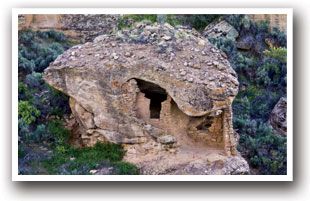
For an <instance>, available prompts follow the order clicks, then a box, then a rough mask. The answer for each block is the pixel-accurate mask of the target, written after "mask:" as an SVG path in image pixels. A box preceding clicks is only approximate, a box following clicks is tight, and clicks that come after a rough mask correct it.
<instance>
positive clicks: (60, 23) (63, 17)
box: [18, 14, 287, 41]
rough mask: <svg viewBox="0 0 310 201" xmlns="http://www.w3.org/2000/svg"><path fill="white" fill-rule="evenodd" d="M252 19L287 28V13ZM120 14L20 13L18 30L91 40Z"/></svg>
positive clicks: (110, 27)
mask: <svg viewBox="0 0 310 201" xmlns="http://www.w3.org/2000/svg"><path fill="white" fill-rule="evenodd" d="M247 16H248V17H249V18H250V19H251V20H253V21H256V22H260V21H264V20H268V21H270V28H272V27H278V28H279V29H280V30H281V31H285V30H286V29H287V28H286V15H281V14H273V15H270V14H263V15H262V14H249V15H247ZM119 18H120V15H104V14H102V15H81V14H78V15H73V14H48V15H42V14H27V15H19V17H18V30H25V29H32V30H49V29H56V30H57V31H61V32H63V33H64V34H66V35H68V36H69V37H71V39H73V40H82V41H91V40H93V39H94V38H95V37H96V36H98V35H101V34H106V33H111V32H112V31H113V30H115V28H116V26H117V21H118V19H119Z"/></svg>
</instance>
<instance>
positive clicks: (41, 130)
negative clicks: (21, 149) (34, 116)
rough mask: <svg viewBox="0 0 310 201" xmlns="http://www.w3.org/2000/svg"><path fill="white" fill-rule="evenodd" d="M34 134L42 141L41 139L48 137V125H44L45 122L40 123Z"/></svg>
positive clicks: (38, 140)
mask: <svg viewBox="0 0 310 201" xmlns="http://www.w3.org/2000/svg"><path fill="white" fill-rule="evenodd" d="M34 136H35V139H36V140H37V142H40V140H46V139H48V134H47V128H46V125H44V124H40V125H38V126H37V128H36V130H35V132H34Z"/></svg>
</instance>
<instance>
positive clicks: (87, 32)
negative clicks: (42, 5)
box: [18, 14, 120, 41]
mask: <svg viewBox="0 0 310 201" xmlns="http://www.w3.org/2000/svg"><path fill="white" fill-rule="evenodd" d="M119 18H120V15H105V14H88V15H86V14H25V15H19V16H18V30H25V29H32V30H43V31H44V30H50V29H55V30H57V31H59V32H63V33H65V34H66V35H67V36H69V37H70V39H71V40H77V41H91V40H93V39H94V38H95V37H97V36H98V35H101V34H107V33H111V32H113V31H114V30H115V28H116V26H117V22H118V19H119Z"/></svg>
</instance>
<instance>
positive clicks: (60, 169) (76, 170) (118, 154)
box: [43, 142, 138, 174]
mask: <svg viewBox="0 0 310 201" xmlns="http://www.w3.org/2000/svg"><path fill="white" fill-rule="evenodd" d="M124 154H125V151H124V150H123V148H122V146H121V145H119V144H112V143H108V144H102V143H100V142H98V143H96V144H95V145H94V146H93V147H84V148H72V147H70V148H68V149H67V150H66V151H59V150H56V152H55V154H54V156H53V157H52V158H51V159H46V160H44V161H43V164H44V167H45V168H47V169H48V171H49V172H50V174H90V173H89V171H90V170H92V169H100V168H102V167H106V166H111V165H112V166H113V167H114V168H115V172H114V173H115V174H138V171H137V169H136V167H135V166H133V165H131V164H128V163H125V162H120V160H121V159H122V158H123V156H124ZM70 158H71V159H72V158H73V160H70Z"/></svg>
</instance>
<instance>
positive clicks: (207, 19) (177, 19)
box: [118, 14, 222, 31]
mask: <svg viewBox="0 0 310 201" xmlns="http://www.w3.org/2000/svg"><path fill="white" fill-rule="evenodd" d="M220 16H222V15H174V14H166V15H161V14H141V15H124V16H123V17H122V18H121V19H120V20H119V22H118V29H122V28H126V27H130V26H132V25H133V23H134V22H141V21H144V20H148V21H151V22H153V23H155V22H156V23H165V22H167V23H169V24H170V25H172V26H176V25H186V26H188V27H191V28H195V29H197V30H199V31H202V30H203V29H204V28H205V27H206V26H207V25H208V24H210V23H211V22H213V21H215V20H216V19H218V18H219V17H220Z"/></svg>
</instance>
